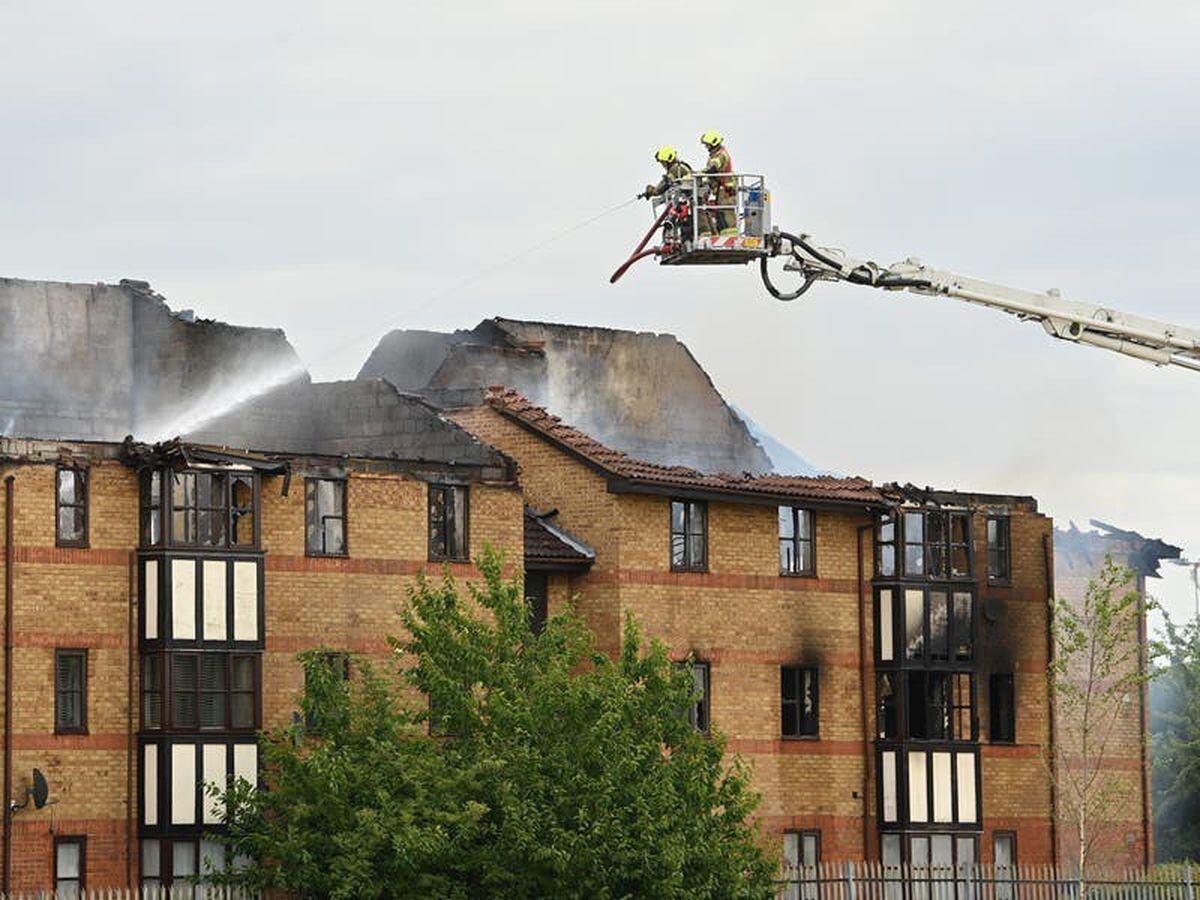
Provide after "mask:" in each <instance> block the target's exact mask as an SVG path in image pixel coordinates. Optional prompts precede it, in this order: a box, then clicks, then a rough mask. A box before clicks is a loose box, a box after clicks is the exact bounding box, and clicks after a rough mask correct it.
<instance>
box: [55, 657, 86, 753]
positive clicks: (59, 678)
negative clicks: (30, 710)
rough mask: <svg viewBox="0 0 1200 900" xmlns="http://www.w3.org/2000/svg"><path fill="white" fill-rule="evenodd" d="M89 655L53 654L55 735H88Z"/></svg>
mask: <svg viewBox="0 0 1200 900" xmlns="http://www.w3.org/2000/svg"><path fill="white" fill-rule="evenodd" d="M87 657H88V652H87V650H84V649H62V650H55V651H54V733H55V734H87V679H88V672H87V670H88V665H87Z"/></svg>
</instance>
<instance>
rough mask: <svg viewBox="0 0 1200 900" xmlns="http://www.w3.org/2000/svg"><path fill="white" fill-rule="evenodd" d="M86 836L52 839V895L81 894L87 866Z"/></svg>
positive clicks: (67, 895) (60, 896) (77, 895)
mask: <svg viewBox="0 0 1200 900" xmlns="http://www.w3.org/2000/svg"><path fill="white" fill-rule="evenodd" d="M86 848H87V838H83V837H56V838H55V839H54V896H55V897H56V898H71V900H75V898H78V897H82V896H83V890H84V880H83V873H84V872H85V871H86V868H87V863H86V860H87V853H86Z"/></svg>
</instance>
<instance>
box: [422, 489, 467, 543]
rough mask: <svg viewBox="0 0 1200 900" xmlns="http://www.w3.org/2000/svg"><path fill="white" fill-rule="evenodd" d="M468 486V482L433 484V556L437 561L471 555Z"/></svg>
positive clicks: (431, 524) (431, 491)
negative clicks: (468, 529) (468, 540)
mask: <svg viewBox="0 0 1200 900" xmlns="http://www.w3.org/2000/svg"><path fill="white" fill-rule="evenodd" d="M468 515H469V511H468V509H467V488H466V486H465V485H453V484H431V485H430V486H429V558H430V559H431V560H434V561H441V560H459V561H466V560H467V559H468V552H469V551H468V547H469V544H468V543H467V516H468Z"/></svg>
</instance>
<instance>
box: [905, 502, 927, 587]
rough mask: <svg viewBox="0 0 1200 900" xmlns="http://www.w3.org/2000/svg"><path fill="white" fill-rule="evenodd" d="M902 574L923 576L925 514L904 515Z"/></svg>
mask: <svg viewBox="0 0 1200 900" xmlns="http://www.w3.org/2000/svg"><path fill="white" fill-rule="evenodd" d="M904 574H905V575H924V574H925V514H924V513H919V512H907V513H905V514H904Z"/></svg>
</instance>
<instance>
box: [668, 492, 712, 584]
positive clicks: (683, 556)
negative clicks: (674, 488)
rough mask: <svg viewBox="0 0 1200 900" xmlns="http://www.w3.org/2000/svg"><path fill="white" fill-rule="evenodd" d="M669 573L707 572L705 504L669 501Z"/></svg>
mask: <svg viewBox="0 0 1200 900" xmlns="http://www.w3.org/2000/svg"><path fill="white" fill-rule="evenodd" d="M671 571H672V572H706V571H708V504H707V503H706V502H705V501H703V500H672V501H671Z"/></svg>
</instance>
